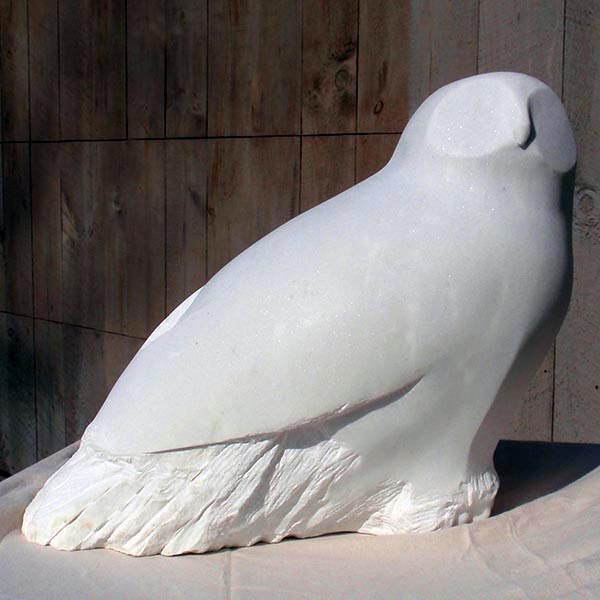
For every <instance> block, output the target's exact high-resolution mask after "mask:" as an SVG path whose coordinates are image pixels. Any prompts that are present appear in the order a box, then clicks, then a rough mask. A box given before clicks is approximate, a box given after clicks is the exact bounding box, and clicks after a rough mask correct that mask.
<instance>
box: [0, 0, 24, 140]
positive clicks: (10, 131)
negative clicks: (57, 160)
mask: <svg viewBox="0 0 600 600" xmlns="http://www.w3.org/2000/svg"><path fill="white" fill-rule="evenodd" d="M0 24H1V26H0V139H2V140H3V141H16V140H27V139H29V70H28V61H27V37H28V32H27V2H23V0H0Z"/></svg>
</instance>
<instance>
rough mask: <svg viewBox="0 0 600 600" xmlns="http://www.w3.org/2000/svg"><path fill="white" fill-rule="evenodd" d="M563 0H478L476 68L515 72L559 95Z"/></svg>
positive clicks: (561, 71)
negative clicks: (528, 76)
mask: <svg viewBox="0 0 600 600" xmlns="http://www.w3.org/2000/svg"><path fill="white" fill-rule="evenodd" d="M563 36H564V0H507V1H505V2H496V1H495V0H481V3H480V23H479V71H480V72H481V73H484V72H487V71H517V72H519V73H526V74H527V75H532V76H534V77H537V78H538V79H541V80H542V81H544V82H545V83H547V84H548V85H549V86H550V87H551V88H552V89H553V90H554V91H555V92H556V93H557V94H558V95H559V96H560V95H561V92H562V89H561V88H562V73H563V65H562V60H563Z"/></svg>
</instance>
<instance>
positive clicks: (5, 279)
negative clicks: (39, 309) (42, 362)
mask: <svg viewBox="0 0 600 600" xmlns="http://www.w3.org/2000/svg"><path fill="white" fill-rule="evenodd" d="M0 165H1V168H2V179H1V181H0V310H6V311H10V312H15V313H18V314H22V315H28V316H32V315H33V301H32V277H33V276H32V270H31V253H32V249H31V197H30V194H29V146H28V144H25V143H18V144H13V143H11V144H6V143H5V144H2V149H1V151H0Z"/></svg>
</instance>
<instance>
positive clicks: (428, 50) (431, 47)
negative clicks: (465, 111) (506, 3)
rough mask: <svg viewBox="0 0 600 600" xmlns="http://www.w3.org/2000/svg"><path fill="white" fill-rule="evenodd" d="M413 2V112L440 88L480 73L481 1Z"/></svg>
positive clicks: (411, 110)
mask: <svg viewBox="0 0 600 600" xmlns="http://www.w3.org/2000/svg"><path fill="white" fill-rule="evenodd" d="M410 4H411V23H410V84H409V87H410V94H409V96H410V99H409V113H410V114H411V115H412V114H413V113H414V112H415V110H416V109H417V108H418V107H419V106H420V104H421V103H422V102H423V101H424V100H425V99H426V98H427V97H428V96H429V95H431V94H432V93H433V92H435V91H436V90H437V89H439V88H440V87H442V86H444V85H446V84H447V83H451V82H452V81H456V80H457V79H462V78H463V77H468V76H470V75H475V73H477V44H478V37H477V36H478V24H479V23H478V18H479V15H478V6H479V1H478V0H461V1H460V2H445V1H444V2H440V1H439V0H411V2H410ZM497 5H498V6H502V5H503V3H497Z"/></svg>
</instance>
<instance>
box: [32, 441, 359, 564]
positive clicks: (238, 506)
mask: <svg viewBox="0 0 600 600" xmlns="http://www.w3.org/2000/svg"><path fill="white" fill-rule="evenodd" d="M356 458H357V457H356V455H354V454H352V453H351V452H349V451H348V450H346V449H344V448H342V447H341V446H340V445H338V444H336V443H335V442H333V441H331V440H321V441H317V443H316V444H314V445H309V447H308V448H302V447H297V446H296V444H294V447H291V448H290V447H289V445H287V444H286V443H285V440H284V439H281V438H272V439H262V440H252V441H249V442H239V443H237V442H232V443H230V444H222V445H215V446H206V447H202V448H195V449H189V450H177V451H173V452H164V453H159V454H145V455H137V456H128V457H124V456H113V455H109V454H106V453H104V452H103V451H100V450H98V449H96V448H94V447H92V446H91V445H89V444H88V445H86V444H82V446H81V447H80V449H79V450H78V451H77V452H76V454H75V455H74V456H73V457H72V458H71V460H70V461H68V462H67V463H66V464H65V465H64V466H63V467H62V468H61V469H60V470H59V471H57V472H56V473H55V474H54V475H53V476H52V477H51V478H50V479H49V480H48V481H47V482H46V485H45V486H44V487H43V488H42V489H41V490H40V492H39V493H38V495H37V496H36V497H35V498H34V500H33V501H32V502H31V504H30V505H29V506H28V507H27V510H26V511H25V516H24V519H23V526H22V531H23V534H24V535H25V537H26V538H27V539H28V540H30V541H32V542H36V543H38V544H42V545H50V546H53V547H55V548H58V549H61V550H83V549H90V548H110V549H113V550H117V551H120V552H124V553H126V554H131V555H135V556H141V555H148V554H164V555H175V554H182V553H186V552H194V553H201V552H206V551H209V550H217V549H219V548H222V547H223V546H249V545H251V544H254V543H256V542H258V541H267V542H277V541H280V540H281V539H282V538H284V537H286V536H289V535H295V536H297V537H307V536H311V535H319V534H321V533H325V532H327V531H331V530H332V529H333V530H335V529H336V525H337V524H339V523H340V522H341V521H342V520H343V519H344V518H345V517H346V516H347V513H348V510H347V507H341V506H340V507H337V510H330V509H329V507H328V504H327V497H328V494H329V490H330V489H331V487H332V486H335V484H336V483H337V481H338V480H339V479H340V478H341V477H342V476H343V475H344V474H345V473H346V472H348V471H349V470H350V469H351V468H352V467H353V465H354V463H355V461H356ZM316 499H318V500H316ZM364 508H365V509H366V507H364ZM319 511H321V512H320V514H319V515H318V516H316V515H315V512H317V513H319ZM365 519H366V516H364V515H356V519H355V520H356V523H355V524H353V525H354V527H355V528H358V526H360V524H362V522H364V520H365Z"/></svg>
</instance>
